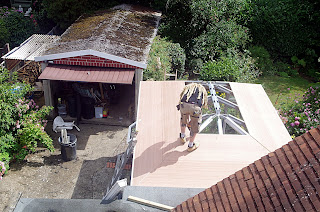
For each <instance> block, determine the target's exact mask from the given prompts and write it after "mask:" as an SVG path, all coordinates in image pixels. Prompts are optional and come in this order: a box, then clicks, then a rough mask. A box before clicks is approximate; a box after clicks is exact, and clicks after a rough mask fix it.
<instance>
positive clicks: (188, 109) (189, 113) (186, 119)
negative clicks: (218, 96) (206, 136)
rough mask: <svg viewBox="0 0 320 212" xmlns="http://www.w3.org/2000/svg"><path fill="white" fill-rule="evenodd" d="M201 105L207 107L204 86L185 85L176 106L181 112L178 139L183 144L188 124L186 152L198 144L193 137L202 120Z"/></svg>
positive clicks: (195, 147)
mask: <svg viewBox="0 0 320 212" xmlns="http://www.w3.org/2000/svg"><path fill="white" fill-rule="evenodd" d="M202 107H204V108H207V107H208V94H207V91H206V89H205V87H203V86H202V85H201V84H198V83H191V84H188V85H186V86H185V87H184V89H183V90H182V92H181V94H180V101H179V104H178V105H177V108H178V110H180V113H181V120H180V126H181V133H180V140H181V142H182V143H183V144H184V143H186V134H185V132H186V126H187V124H188V125H190V128H189V130H190V140H189V144H188V152H192V151H194V150H196V149H197V148H198V147H199V145H200V143H199V142H195V138H196V135H197V133H198V132H199V128H200V124H201V122H202Z"/></svg>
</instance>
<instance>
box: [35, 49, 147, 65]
mask: <svg viewBox="0 0 320 212" xmlns="http://www.w3.org/2000/svg"><path fill="white" fill-rule="evenodd" d="M84 55H93V56H97V57H102V58H105V59H108V60H113V61H116V62H120V63H124V64H128V65H132V66H136V67H139V68H143V69H145V68H147V64H145V63H141V62H137V61H134V60H129V59H126V58H123V57H118V56H115V55H111V54H107V53H103V52H99V51H95V50H92V49H88V50H80V51H74V52H65V53H59V54H50V55H45V56H41V57H35V58H34V59H35V61H36V62H40V61H46V60H55V59H62V58H69V57H78V56H84Z"/></svg>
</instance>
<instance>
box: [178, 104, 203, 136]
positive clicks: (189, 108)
mask: <svg viewBox="0 0 320 212" xmlns="http://www.w3.org/2000/svg"><path fill="white" fill-rule="evenodd" d="M180 113H181V120H180V123H181V126H186V125H187V124H188V123H189V124H190V125H191V136H192V135H193V134H194V133H198V132H199V128H200V124H201V122H202V110H201V107H199V106H198V105H197V104H191V103H186V102H182V103H181V104H180Z"/></svg>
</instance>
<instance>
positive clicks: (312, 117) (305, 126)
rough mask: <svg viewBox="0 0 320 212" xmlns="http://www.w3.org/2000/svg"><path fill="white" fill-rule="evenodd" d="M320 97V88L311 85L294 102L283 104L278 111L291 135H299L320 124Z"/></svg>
mask: <svg viewBox="0 0 320 212" xmlns="http://www.w3.org/2000/svg"><path fill="white" fill-rule="evenodd" d="M296 96H297V95H296ZM319 99H320V88H319V87H310V88H308V89H307V91H306V92H305V93H304V95H303V97H302V98H296V99H295V100H294V103H291V104H282V105H281V109H280V110H279V111H278V112H279V115H280V118H281V120H282V121H283V123H284V124H285V126H286V128H287V129H288V132H289V133H290V135H293V136H299V135H301V134H303V133H305V132H307V131H308V130H310V129H312V128H315V127H317V126H318V125H319V124H320V123H319V120H320V103H319V102H320V101H319Z"/></svg>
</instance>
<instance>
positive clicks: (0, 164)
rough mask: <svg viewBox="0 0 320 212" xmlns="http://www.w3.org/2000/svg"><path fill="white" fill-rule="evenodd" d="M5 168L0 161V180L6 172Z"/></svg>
mask: <svg viewBox="0 0 320 212" xmlns="http://www.w3.org/2000/svg"><path fill="white" fill-rule="evenodd" d="M6 170H7V169H6V166H5V165H4V162H2V161H0V180H2V176H3V175H4V173H5V172H6Z"/></svg>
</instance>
